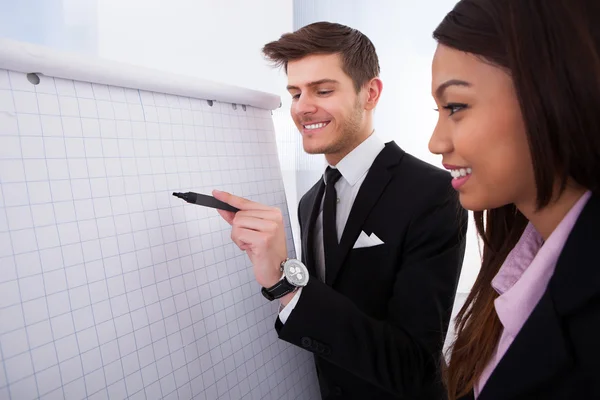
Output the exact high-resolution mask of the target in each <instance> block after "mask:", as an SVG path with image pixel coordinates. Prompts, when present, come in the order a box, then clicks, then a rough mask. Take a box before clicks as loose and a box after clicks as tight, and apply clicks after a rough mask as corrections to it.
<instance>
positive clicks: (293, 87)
mask: <svg viewBox="0 0 600 400" xmlns="http://www.w3.org/2000/svg"><path fill="white" fill-rule="evenodd" d="M324 83H332V84H334V85H335V84H338V83H339V82H338V81H336V80H335V79H329V78H325V79H319V80H318V81H313V82H309V83H308V84H307V85H306V86H308V87H313V86H319V85H322V84H324ZM287 90H300V88H299V87H298V86H294V85H288V86H287Z"/></svg>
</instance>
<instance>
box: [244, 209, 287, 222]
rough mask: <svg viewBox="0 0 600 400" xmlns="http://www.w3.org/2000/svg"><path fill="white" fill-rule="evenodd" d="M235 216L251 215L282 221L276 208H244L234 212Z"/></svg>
mask: <svg viewBox="0 0 600 400" xmlns="http://www.w3.org/2000/svg"><path fill="white" fill-rule="evenodd" d="M236 216H237V218H240V217H252V218H260V219H264V220H267V221H273V222H277V223H280V222H283V216H282V215H281V211H280V210H279V209H278V208H270V209H269V210H244V211H238V212H237V214H236Z"/></svg>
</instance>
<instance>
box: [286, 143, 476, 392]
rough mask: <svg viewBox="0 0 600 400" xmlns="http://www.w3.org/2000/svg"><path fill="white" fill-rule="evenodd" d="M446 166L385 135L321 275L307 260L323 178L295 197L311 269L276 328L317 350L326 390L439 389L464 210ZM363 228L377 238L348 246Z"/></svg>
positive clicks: (461, 250)
mask: <svg viewBox="0 0 600 400" xmlns="http://www.w3.org/2000/svg"><path fill="white" fill-rule="evenodd" d="M450 179H451V178H450V174H448V172H446V171H443V170H441V169H439V168H435V167H433V166H431V165H430V164H427V163H425V162H423V161H421V160H418V159H417V158H415V157H413V156H411V155H409V154H407V153H405V152H404V151H403V150H401V149H400V148H399V147H398V146H397V145H396V144H395V143H394V142H390V143H387V144H386V146H385V148H384V150H382V151H381V153H380V154H379V155H378V156H377V158H376V159H375V161H374V162H373V165H372V166H371V168H370V170H369V172H368V174H367V176H366V178H365V180H364V182H363V184H362V186H361V188H360V191H359V192H358V194H357V197H356V200H355V202H354V205H353V207H352V210H351V212H350V216H349V218H348V222H347V223H346V227H345V229H344V232H343V234H342V237H341V240H340V247H339V249H340V251H339V253H338V258H337V262H336V263H335V264H334V265H327V266H326V283H323V282H321V281H319V279H318V278H317V274H316V269H315V265H314V254H313V253H314V236H313V234H312V233H313V230H314V229H313V227H314V224H315V220H316V217H317V215H318V211H319V207H320V204H321V199H322V196H323V192H324V183H323V181H322V180H321V181H319V182H317V184H316V185H315V186H314V187H313V188H312V189H310V190H309V191H308V192H307V193H306V194H305V195H304V196H303V197H302V199H301V200H300V205H299V213H298V214H299V220H300V228H301V234H302V250H303V251H302V254H303V257H302V258H303V261H304V263H305V264H306V265H307V267H308V268H309V271H310V274H311V277H310V280H309V283H308V285H307V286H306V287H304V288H303V289H302V294H301V296H300V300H299V302H298V303H297V304H296V307H295V308H294V310H293V311H292V313H291V314H290V316H289V317H288V320H287V321H286V323H285V325H282V324H281V321H280V320H279V319H277V322H276V324H275V326H276V329H277V331H278V334H279V337H280V338H281V339H283V340H285V341H287V342H290V343H292V344H295V345H297V346H301V347H303V348H305V349H307V350H309V351H311V352H313V353H314V354H315V358H316V366H317V373H318V376H319V382H320V386H321V393H322V396H323V398H324V399H327V398H342V399H361V400H364V399H398V398H402V399H432V400H433V399H435V400H440V399H441V398H444V395H443V393H444V391H443V387H442V385H441V383H440V378H439V373H438V371H439V369H438V367H439V364H440V359H441V350H442V347H443V343H444V338H445V336H446V332H447V328H448V323H449V319H450V314H451V311H452V305H453V302H454V297H455V291H456V287H457V283H458V279H459V275H460V271H461V266H462V261H463V256H464V249H465V233H466V228H467V216H466V211H464V209H463V208H461V206H460V203H459V202H458V198H457V194H456V192H455V191H454V190H453V189H452V187H451V185H450ZM361 231H365V233H367V234H371V233H372V232H374V233H375V234H376V235H377V237H379V238H380V239H381V240H382V241H383V242H384V244H382V245H378V246H375V247H368V248H358V249H353V245H354V243H355V241H356V239H357V238H358V236H359V234H360V232H361Z"/></svg>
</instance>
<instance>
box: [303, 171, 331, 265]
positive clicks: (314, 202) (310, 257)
mask: <svg viewBox="0 0 600 400" xmlns="http://www.w3.org/2000/svg"><path fill="white" fill-rule="evenodd" d="M324 191H325V182H324V181H323V178H322V177H321V180H320V181H319V182H318V183H317V184H316V185H315V186H313V188H312V189H311V192H310V194H309V195H308V196H307V197H306V205H307V207H309V209H308V214H306V213H305V214H304V215H306V216H307V217H308V218H306V219H305V220H304V221H303V224H302V225H303V226H304V231H303V232H302V240H301V241H302V254H303V257H302V258H304V260H303V261H304V265H306V268H307V269H308V272H309V273H310V274H311V275H313V276H318V274H317V269H316V268H315V235H314V232H315V222H316V221H317V217H318V215H319V208H320V205H321V200H322V198H323V192H324Z"/></svg>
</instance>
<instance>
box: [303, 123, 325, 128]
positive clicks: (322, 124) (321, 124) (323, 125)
mask: <svg viewBox="0 0 600 400" xmlns="http://www.w3.org/2000/svg"><path fill="white" fill-rule="evenodd" d="M326 125H327V122H319V123H318V124H310V125H304V129H319V128H324V127H325V126H326Z"/></svg>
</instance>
